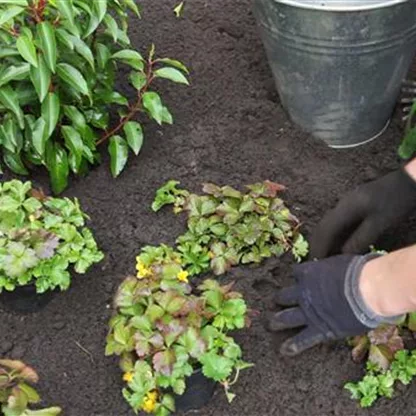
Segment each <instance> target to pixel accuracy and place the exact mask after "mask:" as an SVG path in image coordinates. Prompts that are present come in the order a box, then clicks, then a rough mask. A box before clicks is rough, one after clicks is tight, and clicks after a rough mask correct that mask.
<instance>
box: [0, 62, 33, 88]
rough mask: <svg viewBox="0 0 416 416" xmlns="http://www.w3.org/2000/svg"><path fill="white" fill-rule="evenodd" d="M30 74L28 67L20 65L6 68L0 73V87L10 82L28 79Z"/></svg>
mask: <svg viewBox="0 0 416 416" xmlns="http://www.w3.org/2000/svg"><path fill="white" fill-rule="evenodd" d="M29 74H30V65H29V64H26V63H25V64H21V65H19V66H14V65H11V66H8V67H7V68H6V69H5V70H4V71H3V72H1V73H0V87H2V86H3V85H6V84H8V83H9V82H10V81H21V80H23V79H25V78H28V77H29Z"/></svg>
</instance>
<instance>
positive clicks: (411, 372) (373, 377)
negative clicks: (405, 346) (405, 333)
mask: <svg viewBox="0 0 416 416" xmlns="http://www.w3.org/2000/svg"><path fill="white" fill-rule="evenodd" d="M415 375H416V350H414V351H412V352H409V351H407V350H400V351H398V352H396V354H395V355H394V359H393V361H392V363H391V366H390V368H389V369H388V370H383V369H381V368H380V367H378V366H377V365H374V364H373V363H371V362H370V361H369V362H368V364H367V374H366V375H365V376H364V377H363V379H362V380H361V381H359V382H357V383H347V384H346V385H345V388H346V389H347V390H349V391H350V393H351V395H352V398H353V399H355V400H359V403H360V405H361V407H371V406H372V405H373V404H374V403H375V402H376V400H377V399H378V398H380V397H386V398H388V399H391V398H392V397H393V394H394V386H395V383H396V382H400V383H402V384H404V385H408V384H410V382H411V381H412V379H413V377H414V376H415Z"/></svg>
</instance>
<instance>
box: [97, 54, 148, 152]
mask: <svg viewBox="0 0 416 416" xmlns="http://www.w3.org/2000/svg"><path fill="white" fill-rule="evenodd" d="M147 65H148V67H147V73H146V84H145V85H144V86H143V87H142V88H141V89H140V90H139V91H138V92H137V101H136V103H135V104H134V105H133V107H130V109H131V110H130V112H129V113H128V114H127V115H126V116H125V117H123V118H122V119H121V120H120V122H119V123H118V124H117V126H115V127H114V128H113V129H112V130H110V131H108V132H106V133H105V135H104V136H103V137H101V139H100V140H98V142H97V143H96V144H97V146H99V145H100V144H102V143H104V142H105V141H106V140H108V139H109V138H110V137H112V136H114V135H115V134H117V133H118V132H119V131H120V130H121V129H122V128H123V127H124V126H125V125H126V124H127V123H128V122H129V121H130V120H131V119H132V118H133V117H134V115H135V114H136V113H137V112H138V111H140V109H141V107H142V98H143V94H144V93H145V92H146V91H147V90H148V88H149V87H150V84H151V83H152V82H153V80H154V76H153V75H152V73H153V65H154V62H153V61H151V60H149V61H148V63H147Z"/></svg>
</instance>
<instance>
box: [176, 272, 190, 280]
mask: <svg viewBox="0 0 416 416" xmlns="http://www.w3.org/2000/svg"><path fill="white" fill-rule="evenodd" d="M188 276H189V273H188V272H187V271H186V270H181V271H180V272H179V273H178V274H177V276H176V277H177V278H178V280H179V281H180V282H184V283H188Z"/></svg>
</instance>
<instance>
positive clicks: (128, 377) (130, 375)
mask: <svg viewBox="0 0 416 416" xmlns="http://www.w3.org/2000/svg"><path fill="white" fill-rule="evenodd" d="M133 377H134V374H133V373H132V372H131V371H129V372H128V373H124V374H123V380H124V381H126V382H127V383H130V382H131V381H133Z"/></svg>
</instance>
